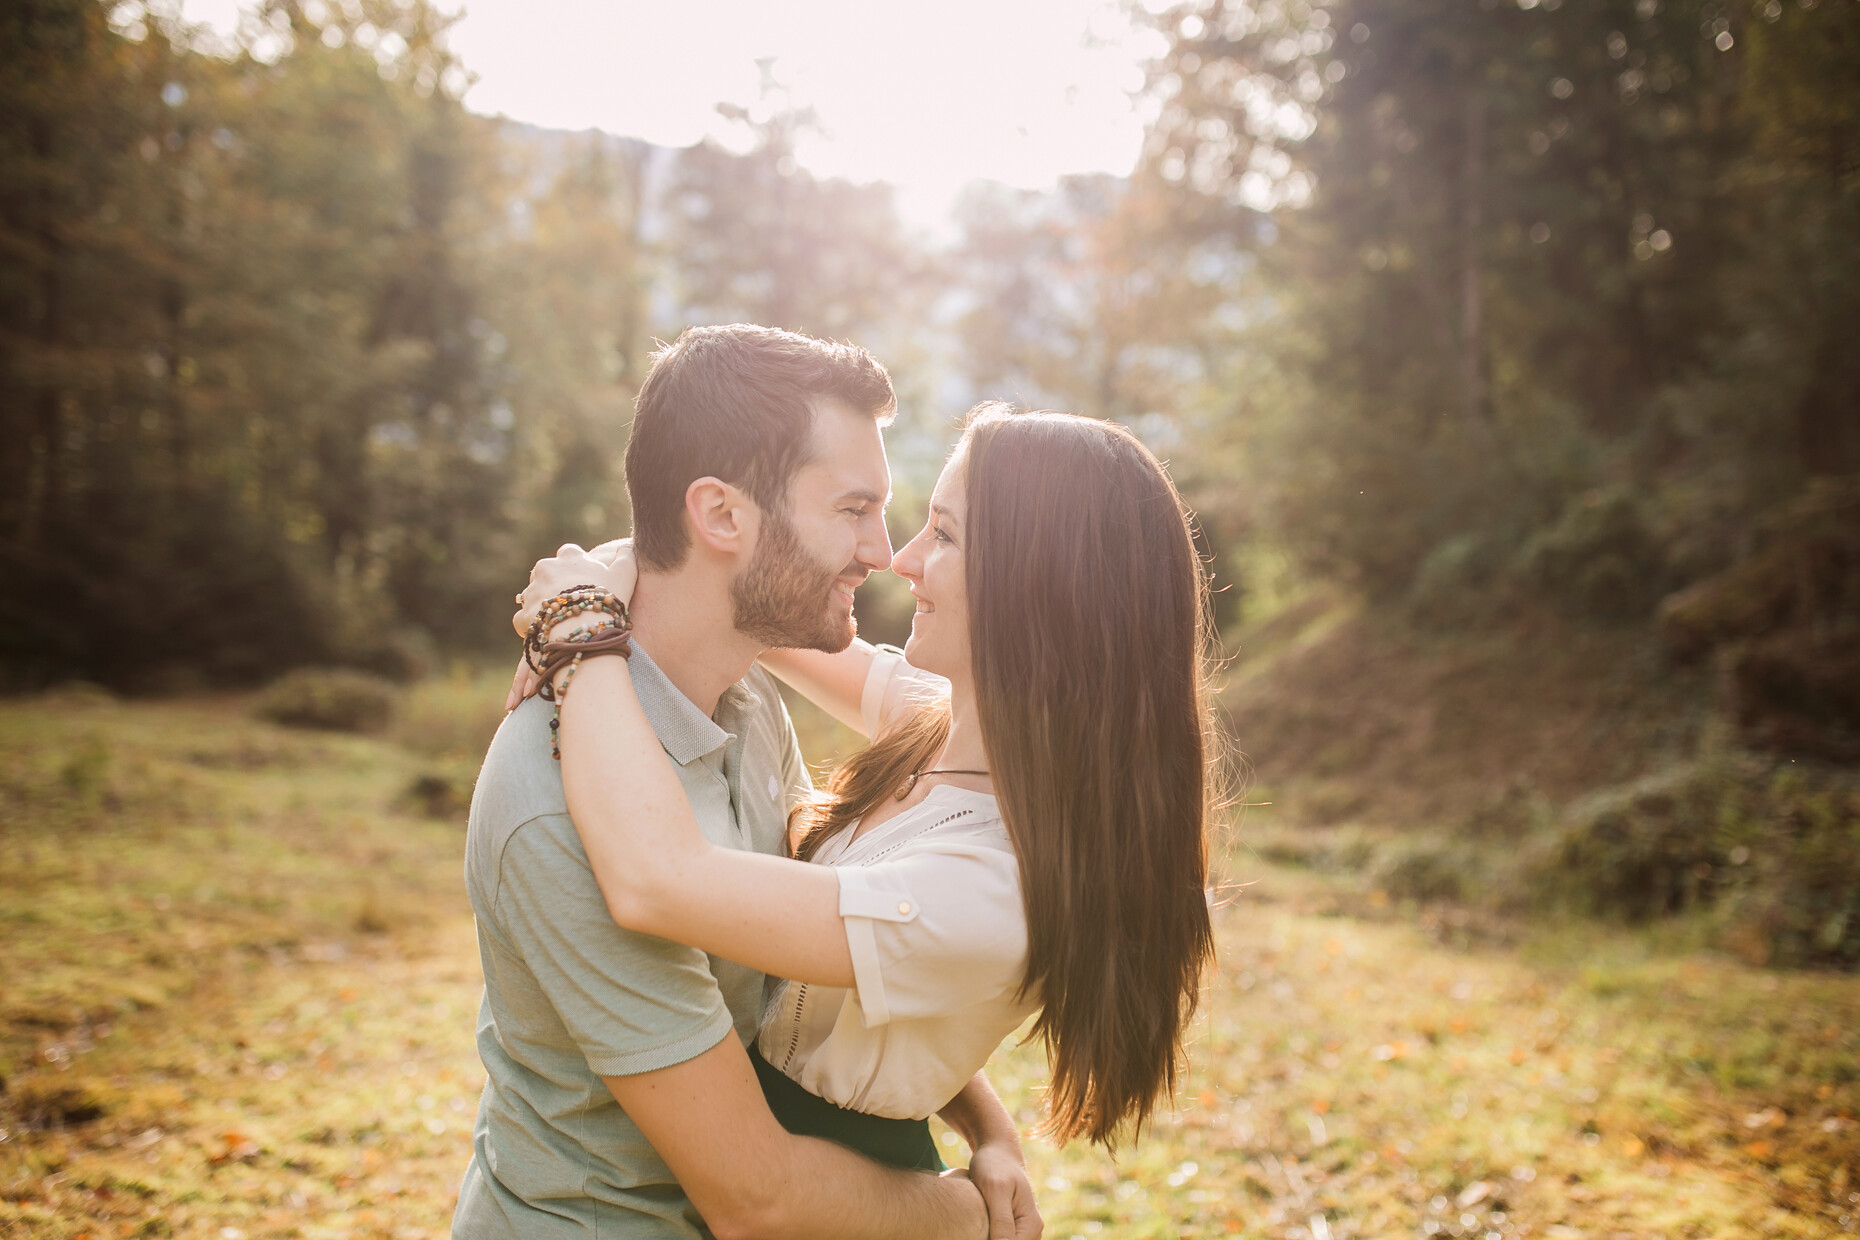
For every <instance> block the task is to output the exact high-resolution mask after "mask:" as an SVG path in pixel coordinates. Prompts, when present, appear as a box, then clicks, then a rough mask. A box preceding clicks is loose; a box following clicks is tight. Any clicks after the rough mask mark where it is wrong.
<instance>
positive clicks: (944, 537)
mask: <svg viewBox="0 0 1860 1240" xmlns="http://www.w3.org/2000/svg"><path fill="white" fill-rule="evenodd" d="M936 540H937V541H938V542H946V543H953V542H955V541H956V540H955V539H953V538H951V537H950V536H949V535H948V534H945V533H944V532H943V531H942V530H940V529H939V530H938V531H937V532H936Z"/></svg>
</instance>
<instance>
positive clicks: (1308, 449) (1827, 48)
mask: <svg viewBox="0 0 1860 1240" xmlns="http://www.w3.org/2000/svg"><path fill="white" fill-rule="evenodd" d="M1155 21H1156V23H1157V26H1158V28H1159V29H1160V30H1161V32H1162V33H1163V34H1164V35H1165V37H1166V38H1167V39H1168V41H1169V51H1168V53H1167V54H1166V55H1165V56H1164V58H1163V59H1162V60H1161V61H1160V62H1159V63H1158V64H1157V66H1156V67H1155V69H1154V71H1153V77H1152V83H1153V85H1154V87H1155V88H1156V90H1157V92H1158V94H1159V96H1160V98H1161V100H1162V115H1161V117H1160V119H1159V121H1158V123H1157V125H1156V127H1155V129H1154V131H1153V132H1152V137H1151V143H1150V147H1149V157H1148V171H1149V173H1150V174H1151V175H1153V177H1154V178H1155V179H1156V181H1157V182H1158V183H1159V185H1160V186H1162V187H1163V188H1162V189H1161V190H1159V191H1158V192H1163V193H1173V194H1174V195H1175V197H1176V200H1177V202H1178V204H1179V205H1178V206H1177V208H1176V212H1175V213H1176V217H1177V229H1178V232H1183V233H1195V232H1200V233H1204V234H1205V233H1207V232H1209V231H1214V232H1219V233H1222V234H1224V235H1225V237H1226V238H1227V239H1228V241H1229V243H1230V244H1231V245H1232V246H1233V247H1235V248H1236V249H1238V250H1240V251H1242V252H1244V253H1247V254H1250V255H1251V256H1253V257H1254V258H1255V259H1256V262H1257V267H1256V271H1257V276H1258V280H1257V284H1256V286H1255V287H1256V290H1257V291H1255V293H1254V297H1255V298H1257V299H1258V301H1257V302H1256V303H1255V305H1257V306H1259V308H1260V309H1261V310H1263V311H1264V312H1263V313H1262V312H1255V313H1253V314H1251V315H1250V316H1249V315H1245V314H1240V315H1235V314H1234V313H1232V308H1233V305H1234V303H1228V304H1227V305H1226V306H1224V307H1223V312H1224V313H1225V315H1226V321H1228V322H1229V323H1233V324H1236V325H1237V326H1236V328H1235V339H1236V341H1237V342H1238V343H1239V344H1240V345H1241V346H1242V347H1243V348H1246V349H1248V350H1249V351H1250V352H1251V353H1252V354H1253V359H1252V360H1251V361H1250V362H1249V363H1248V364H1247V370H1246V373H1247V375H1249V376H1255V377H1257V379H1258V380H1260V381H1262V382H1260V383H1259V385H1258V387H1257V388H1254V387H1253V386H1252V385H1242V386H1239V387H1235V388H1230V389H1229V392H1228V394H1227V397H1226V406H1227V411H1228V416H1227V417H1225V418H1222V419H1220V420H1219V421H1218V422H1217V423H1216V424H1215V425H1212V426H1210V427H1208V428H1206V429H1205V430H1199V431H1198V432H1197V433H1196V434H1195V441H1196V442H1197V444H1198V445H1200V446H1202V447H1204V448H1207V449H1216V448H1218V449H1219V450H1220V451H1222V452H1223V453H1225V454H1226V455H1225V457H1224V459H1225V460H1226V462H1227V463H1228V464H1229V465H1230V467H1231V466H1237V467H1239V469H1240V470H1242V471H1243V473H1242V476H1243V477H1245V478H1246V479H1247V481H1248V483H1249V485H1248V486H1246V487H1243V488H1240V489H1238V490H1237V491H1236V490H1232V489H1230V490H1229V492H1228V493H1227V494H1226V495H1224V496H1221V497H1219V500H1218V501H1217V502H1220V503H1221V504H1222V506H1224V507H1227V508H1229V509H1240V510H1241V511H1242V513H1243V514H1245V515H1243V516H1241V517H1238V518H1234V517H1227V518H1224V519H1225V520H1227V521H1229V522H1230V523H1232V522H1237V523H1238V524H1240V525H1241V526H1243V527H1252V528H1258V529H1261V530H1264V531H1266V532H1268V533H1269V534H1271V535H1274V536H1276V537H1277V538H1278V539H1280V540H1282V541H1283V542H1284V543H1285V545H1287V546H1288V547H1290V548H1292V549H1294V550H1295V551H1297V552H1298V554H1299V555H1300V557H1301V559H1302V560H1303V562H1304V564H1305V565H1306V566H1307V567H1308V568H1310V569H1316V570H1319V571H1322V572H1327V573H1334V574H1338V575H1342V576H1344V577H1346V578H1349V579H1352V580H1355V581H1357V582H1359V583H1360V584H1362V585H1363V586H1365V587H1367V588H1368V589H1369V591H1371V592H1372V593H1373V594H1377V595H1379V596H1382V597H1390V598H1393V597H1402V596H1408V597H1410V599H1411V601H1412V602H1413V603H1414V604H1415V607H1414V610H1415V612H1416V614H1417V615H1419V616H1421V617H1423V618H1429V619H1439V620H1441V621H1443V622H1446V623H1465V622H1466V621H1467V620H1468V619H1471V618H1477V617H1478V616H1480V615H1482V614H1484V612H1485V611H1486V610H1487V609H1488V608H1489V606H1490V605H1491V600H1493V599H1502V597H1503V596H1505V595H1506V594H1507V593H1509V592H1511V591H1514V590H1516V589H1518V588H1520V587H1522V588H1523V589H1524V590H1525V591H1526V592H1527V593H1535V594H1537V595H1539V596H1541V597H1543V598H1544V599H1545V600H1546V601H1548V602H1550V603H1552V604H1554V605H1556V606H1557V607H1559V608H1560V609H1563V610H1565V611H1567V612H1569V613H1571V614H1574V615H1577V616H1595V617H1598V618H1603V619H1623V618H1628V619H1638V618H1641V617H1644V616H1645V615H1646V614H1647V613H1648V611H1649V610H1650V608H1651V605H1652V603H1653V602H1654V600H1655V599H1656V598H1657V594H1658V592H1659V591H1661V590H1662V589H1670V588H1673V587H1675V586H1683V585H1685V584H1687V583H1688V582H1690V581H1693V580H1697V579H1699V578H1700V577H1703V576H1705V575H1707V574H1709V573H1712V572H1715V571H1718V570H1719V569H1721V568H1723V567H1724V566H1725V565H1726V564H1727V563H1728V562H1730V561H1732V560H1734V559H1736V558H1738V557H1739V556H1740V555H1741V554H1742V553H1743V549H1744V548H1746V547H1748V546H1749V545H1750V543H1751V541H1752V536H1753V534H1754V532H1755V531H1756V529H1757V528H1758V527H1759V526H1760V525H1761V524H1762V522H1763V521H1764V520H1765V514H1766V513H1769V512H1771V511H1773V510H1775V509H1776V508H1777V507H1778V506H1779V505H1786V504H1787V503H1788V501H1789V500H1790V499H1791V497H1792V496H1794V495H1796V494H1798V493H1799V492H1800V491H1801V490H1802V488H1803V487H1804V486H1805V484H1806V481H1807V480H1808V479H1809V478H1811V477H1816V476H1830V477H1834V476H1840V475H1852V474H1853V473H1854V472H1855V471H1856V470H1860V432H1857V431H1856V430H1855V427H1856V425H1860V424H1856V423H1855V421H1854V419H1853V417H1852V410H1853V409H1854V408H1855V407H1856V404H1860V364H1857V363H1856V362H1855V360H1854V356H1853V354H1854V351H1853V350H1852V349H1851V348H1849V347H1848V342H1850V341H1851V340H1852V338H1853V336H1854V334H1855V332H1856V329H1860V297H1857V296H1856V294H1855V291H1854V290H1855V289H1856V288H1860V280H1856V279H1854V278H1853V276H1854V271H1855V268H1856V264H1857V263H1860V177H1857V176H1856V173H1857V172H1860V166H1857V165H1856V164H1855V162H1854V152H1855V151H1857V150H1860V129H1857V127H1856V125H1857V121H1856V117H1857V116H1860V114H1857V113H1856V111H1855V109H1854V107H1853V105H1852V102H1851V100H1852V98H1853V95H1854V84H1855V83H1856V81H1860V9H1856V6H1855V5H1854V4H1852V3H1850V2H1842V0H1835V2H1832V3H1822V4H1819V5H1792V4H1770V5H1752V6H1745V5H1724V4H1718V3H1713V2H1709V0H1677V2H1674V3H1663V4H1657V5H1656V4H1651V3H1649V4H1639V5H1634V6H1628V5H1625V4H1587V5H1577V4H1565V5H1552V4H1547V3H1546V4H1542V5H1536V4H1530V5H1526V4H1518V5H1512V4H1509V3H1503V4H1489V5H1481V6H1478V7H1477V9H1476V10H1475V9H1472V8H1469V7H1467V6H1466V5H1464V4H1460V3H1452V2H1448V0H1376V2H1375V3H1366V2H1360V3H1359V2H1357V0H1340V2H1338V3H1332V4H1323V5H1316V4H1313V5H1307V4H1294V3H1276V2H1274V3H1258V4H1236V3H1230V2H1228V0H1187V2H1184V3H1180V4H1177V5H1174V6H1171V7H1169V8H1167V9H1164V10H1160V11H1158V12H1157V13H1156V16H1155ZM1210 221H1214V223H1213V224H1211V223H1210ZM1261 394H1263V395H1265V396H1267V397H1268V399H1264V400H1262V399H1259V396H1260V395H1261ZM1594 497H1599V500H1598V499H1596V498H1594ZM1222 519H1223V518H1219V517H1216V518H1214V523H1215V524H1219V523H1220V521H1221V520H1222ZM1493 548H1515V549H1519V550H1520V551H1521V552H1522V561H1521V562H1520V563H1519V564H1517V565H1516V570H1517V571H1516V572H1498V571H1494V569H1495V567H1496V565H1495V563H1494V556H1493V555H1491V554H1489V553H1488V550H1487V549H1493ZM1461 592H1464V593H1469V594H1474V595H1483V596H1484V598H1483V599H1474V600H1455V599H1453V598H1452V597H1451V596H1452V595H1453V594H1455V593H1461Z"/></svg>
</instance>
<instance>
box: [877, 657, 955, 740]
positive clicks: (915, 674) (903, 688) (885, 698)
mask: <svg viewBox="0 0 1860 1240" xmlns="http://www.w3.org/2000/svg"><path fill="white" fill-rule="evenodd" d="M948 696H949V682H948V681H947V680H944V679H943V678H942V677H941V676H938V675H936V674H935V673H934V672H926V671H924V670H923V669H921V668H916V667H912V666H911V665H910V664H909V663H906V662H905V661H904V652H903V651H902V650H899V649H898V648H897V647H896V646H880V647H878V649H877V652H876V653H875V654H874V655H873V656H872V666H871V667H869V668H867V669H866V673H865V690H864V692H862V693H861V694H860V695H859V716H860V719H861V721H862V722H864V724H865V734H866V735H867V736H870V737H877V736H878V734H879V733H880V732H882V731H884V730H885V729H886V728H888V727H890V726H892V725H893V724H895V723H897V722H898V721H899V720H900V719H903V718H905V717H907V716H908V715H909V714H910V713H911V712H912V711H913V710H916V709H917V708H918V707H920V706H927V705H929V704H930V703H931V702H934V701H935V700H936V699H938V698H940V697H948Z"/></svg>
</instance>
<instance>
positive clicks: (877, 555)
mask: <svg viewBox="0 0 1860 1240" xmlns="http://www.w3.org/2000/svg"><path fill="white" fill-rule="evenodd" d="M871 524H872V526H873V527H874V528H872V529H869V530H867V531H866V532H865V533H864V535H863V536H862V537H861V538H860V539H859V562H860V563H861V564H863V565H865V566H866V567H867V568H869V569H871V570H872V571H873V572H875V573H876V572H882V571H884V570H885V569H887V568H890V567H891V559H892V556H891V531H890V530H889V529H887V528H886V527H885V518H884V517H882V516H875V517H873V518H872V519H871Z"/></svg>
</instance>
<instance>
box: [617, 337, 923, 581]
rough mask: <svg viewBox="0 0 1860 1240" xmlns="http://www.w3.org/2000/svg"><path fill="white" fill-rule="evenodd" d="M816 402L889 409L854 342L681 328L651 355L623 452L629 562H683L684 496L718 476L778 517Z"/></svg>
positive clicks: (876, 374) (804, 453)
mask: <svg viewBox="0 0 1860 1240" xmlns="http://www.w3.org/2000/svg"><path fill="white" fill-rule="evenodd" d="M821 397H833V398H834V399H837V400H840V401H843V402H845V403H846V404H847V405H850V406H851V407H852V408H854V409H857V410H859V411H860V412H862V413H870V414H871V415H872V416H873V417H874V418H876V419H878V420H880V421H881V422H883V421H885V420H887V419H889V417H890V415H891V413H892V411H893V410H894V409H896V408H897V396H896V395H895V394H894V393H893V392H892V390H891V376H889V375H887V374H886V373H885V368H884V367H883V366H881V365H879V363H878V359H877V358H874V357H873V356H872V355H871V354H870V353H867V352H866V351H865V350H864V349H862V348H860V347H859V346H857V345H852V344H835V343H833V342H832V341H827V340H816V339H814V338H813V337H812V336H803V335H800V334H799V333H797V332H785V331H777V330H776V329H775V328H772V327H756V326H754V325H752V324H748V323H731V324H729V325H727V326H724V327H693V328H689V329H687V330H686V331H685V332H684V333H683V334H681V335H680V336H679V337H678V339H677V340H675V341H673V342H672V343H671V344H670V345H667V346H666V347H665V348H663V349H660V350H659V351H658V352H657V353H655V354H654V355H653V359H652V369H651V371H650V372H648V373H647V375H646V382H645V383H644V384H642V385H641V386H640V389H639V399H638V401H637V402H635V405H634V413H633V435H632V438H631V439H630V440H629V441H628V442H627V446H626V490H627V496H628V498H629V499H630V500H631V501H632V505H633V550H634V552H635V554H637V555H638V556H639V560H640V563H641V564H643V565H645V566H647V567H649V568H655V569H659V570H661V571H663V570H667V569H672V568H676V567H678V565H680V564H682V563H683V562H684V558H685V552H686V551H687V550H688V549H689V547H690V544H691V540H690V535H689V534H688V533H687V532H686V530H685V523H684V511H685V492H686V490H688V489H689V488H690V486H691V484H692V483H693V482H695V481H696V480H697V479H699V478H704V477H713V478H720V479H722V480H723V481H725V482H728V483H730V484H731V485H733V486H739V487H741V488H742V489H743V490H744V491H745V492H747V493H748V495H749V497H750V498H751V499H753V500H754V501H755V502H756V503H757V505H759V506H760V507H761V508H762V509H763V510H764V511H779V507H780V505H782V504H784V503H786V501H787V498H788V482H789V479H791V478H793V477H794V472H795V471H796V470H797V469H799V468H801V466H803V465H805V464H807V462H808V459H809V437H810V435H811V432H812V431H813V425H814V409H813V404H814V401H815V400H817V399H819V398H821Z"/></svg>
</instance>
